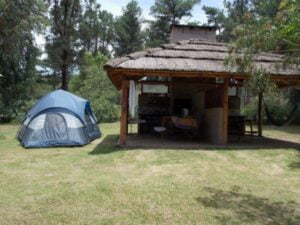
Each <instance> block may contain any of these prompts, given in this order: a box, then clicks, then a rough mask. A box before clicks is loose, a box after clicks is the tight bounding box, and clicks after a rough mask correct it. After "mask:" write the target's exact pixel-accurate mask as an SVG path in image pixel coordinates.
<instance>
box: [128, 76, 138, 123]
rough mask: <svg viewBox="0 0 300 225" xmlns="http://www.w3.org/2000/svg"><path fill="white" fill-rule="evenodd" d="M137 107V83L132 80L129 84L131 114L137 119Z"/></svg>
mask: <svg viewBox="0 0 300 225" xmlns="http://www.w3.org/2000/svg"><path fill="white" fill-rule="evenodd" d="M135 107H136V89H135V82H134V81H133V80H131V81H130V84H129V114H130V116H131V118H134V117H135Z"/></svg>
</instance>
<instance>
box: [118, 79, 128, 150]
mask: <svg viewBox="0 0 300 225" xmlns="http://www.w3.org/2000/svg"><path fill="white" fill-rule="evenodd" d="M128 88H129V81H128V80H123V81H122V102H121V119H120V140H119V145H125V144H126V137H127V130H128V94H129V93H128Z"/></svg>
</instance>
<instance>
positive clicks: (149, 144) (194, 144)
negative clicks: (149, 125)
mask: <svg viewBox="0 0 300 225" xmlns="http://www.w3.org/2000/svg"><path fill="white" fill-rule="evenodd" d="M118 139H119V135H106V136H105V137H104V138H103V140H102V141H101V142H100V143H99V144H98V145H97V146H96V147H95V148H94V149H93V151H92V152H90V153H89V154H91V155H96V154H109V153H113V152H117V151H124V150H125V151H126V150H139V149H142V150H148V149H157V150H202V151H205V150H208V151H212V150H232V151H240V150H252V149H253V150H254V149H255V150H260V149H261V150H264V149H267V150H273V149H282V148H283V149H286V148H294V149H300V143H294V142H290V141H284V140H279V139H272V138H265V137H263V138H258V137H253V138H252V137H243V138H242V139H241V140H235V139H233V140H231V141H230V143H229V144H228V145H214V144H209V143H205V142H201V141H197V140H191V139H180V138H177V139H174V138H173V139H167V138H160V137H156V136H149V135H148V136H143V135H140V136H128V138H127V145H126V146H122V147H120V146H117V142H118ZM295 166H297V165H295Z"/></svg>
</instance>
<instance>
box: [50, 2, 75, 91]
mask: <svg viewBox="0 0 300 225" xmlns="http://www.w3.org/2000/svg"><path fill="white" fill-rule="evenodd" d="M50 2H53V4H50V7H51V9H50V20H51V33H50V34H49V35H48V36H47V45H46V50H47V54H48V63H49V64H48V66H49V67H50V68H52V69H53V70H54V71H59V72H60V74H61V81H62V85H61V87H62V89H65V90H67V89H68V79H69V78H68V77H69V73H70V71H71V69H72V66H74V65H75V62H76V57H77V54H78V48H77V47H78V46H77V43H78V31H77V27H78V25H79V21H80V16H81V4H80V0H51V1H50Z"/></svg>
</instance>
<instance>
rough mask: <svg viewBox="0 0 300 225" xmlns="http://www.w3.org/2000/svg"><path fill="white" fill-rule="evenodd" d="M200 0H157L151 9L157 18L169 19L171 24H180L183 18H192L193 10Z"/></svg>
mask: <svg viewBox="0 0 300 225" xmlns="http://www.w3.org/2000/svg"><path fill="white" fill-rule="evenodd" d="M199 3H200V0H156V1H155V3H154V5H153V6H152V7H151V14H152V15H153V16H154V17H155V18H161V17H167V18H168V20H169V21H170V22H171V24H178V23H179V22H180V20H181V19H182V18H183V17H191V11H192V8H193V7H194V6H195V5H196V4H199Z"/></svg>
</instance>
